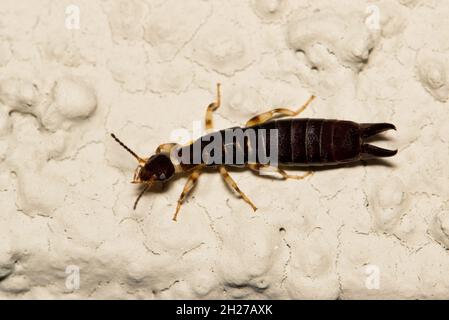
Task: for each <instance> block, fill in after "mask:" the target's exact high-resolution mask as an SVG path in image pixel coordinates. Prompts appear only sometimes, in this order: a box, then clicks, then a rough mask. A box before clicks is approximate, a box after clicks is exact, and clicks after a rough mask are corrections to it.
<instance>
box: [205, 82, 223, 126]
mask: <svg viewBox="0 0 449 320" xmlns="http://www.w3.org/2000/svg"><path fill="white" fill-rule="evenodd" d="M220 104H221V92H220V84H219V83H217V100H216V101H215V102H212V103H211V104H210V105H209V106H208V107H207V110H206V118H205V120H204V124H205V126H206V131H210V130H212V129H213V128H214V121H213V116H212V113H213V112H214V111H215V110H217V109H218V108H219V107H220Z"/></svg>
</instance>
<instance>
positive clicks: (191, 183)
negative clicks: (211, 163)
mask: <svg viewBox="0 0 449 320" xmlns="http://www.w3.org/2000/svg"><path fill="white" fill-rule="evenodd" d="M200 173H201V170H199V169H196V170H194V171H193V172H192V173H191V174H190V176H189V178H188V179H187V182H186V184H185V185H184V189H183V190H182V192H181V195H180V196H179V199H178V204H177V206H176V212H175V214H174V216H173V221H176V219H177V218H178V213H179V209H181V204H182V202H183V201H184V199H185V198H186V196H187V195H188V194H189V192H190V191H191V190H192V189H193V187H194V186H195V183H196V181H197V180H198V177H199V176H200Z"/></svg>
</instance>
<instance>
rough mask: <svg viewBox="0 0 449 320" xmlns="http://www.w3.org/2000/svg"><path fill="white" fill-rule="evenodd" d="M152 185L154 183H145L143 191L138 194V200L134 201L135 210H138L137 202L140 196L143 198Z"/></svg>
mask: <svg viewBox="0 0 449 320" xmlns="http://www.w3.org/2000/svg"><path fill="white" fill-rule="evenodd" d="M151 185H152V183H146V184H145V187H144V188H143V189H142V191H141V192H140V193H139V195H138V196H137V199H136V201H134V206H133V209H134V210H136V208H137V204H138V203H139V201H140V198H142V196H143V194H144V193H145V192H146V191H147V190H148V188H150V187H151Z"/></svg>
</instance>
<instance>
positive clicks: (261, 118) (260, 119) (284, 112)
mask: <svg viewBox="0 0 449 320" xmlns="http://www.w3.org/2000/svg"><path fill="white" fill-rule="evenodd" d="M313 99H315V96H310V98H309V100H307V101H306V103H305V104H304V105H303V106H302V107H301V108H299V109H298V110H296V111H293V110H290V109H286V108H276V109H273V110H270V111H267V112H264V113H261V114H259V115H257V116H254V117H252V118H251V119H249V120H248V121H247V122H246V124H245V126H246V127H251V126H254V125H256V124H262V123H264V122H266V121H268V120H270V119H272V118H274V117H276V116H278V115H281V116H283V117H288V116H290V117H294V116H296V115H298V114H300V113H301V112H303V111H304V110H305V109H306V108H307V106H308V105H309V104H310V103H311V102H312V100H313Z"/></svg>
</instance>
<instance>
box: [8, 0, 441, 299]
mask: <svg viewBox="0 0 449 320" xmlns="http://www.w3.org/2000/svg"><path fill="white" fill-rule="evenodd" d="M447 16H449V3H448V2H447V1H436V0H396V1H361V0H360V1H358V0H345V1H331V0H328V1H324V0H307V1H299V0H298V1H293V0H253V1H240V0H233V1H218V0H217V1H202V0H185V1H178V0H148V1H141V0H131V1H127V0H126V1H125V0H124V1H118V0H117V1H99V0H97V1H91V0H84V1H78V0H73V1H65V0H62V1H61V0H53V1H50V0H48V1H45V0H39V1H36V0H21V1H17V0H15V1H9V0H2V1H1V2H0V159H1V162H0V167H1V170H0V203H1V211H0V212H1V213H0V298H84V297H92V298H150V299H151V298H273V299H278V298H330V299H335V298H343V299H350V298H390V297H393V298H431V297H432V298H449V276H448V272H447V270H449V254H448V252H447V248H449V206H448V204H447V199H448V196H449V182H448V179H449V167H448V165H447V164H448V159H449V157H448V156H449V148H448V144H449V125H448V122H447V119H448V118H449V109H448V105H447V100H448V97H449V84H448V79H447V72H448V68H449V64H448V55H447V52H448V49H449V20H448V19H447ZM78 18H79V19H78ZM216 82H221V83H222V90H223V104H222V107H221V108H220V109H219V110H218V111H217V112H216V114H215V119H216V121H215V123H216V127H217V128H223V127H226V126H234V125H241V124H243V123H244V122H245V121H246V120H247V119H248V118H250V117H251V116H253V115H255V114H256V113H259V112H261V111H265V110H268V109H271V108H273V107H276V106H298V105H300V104H302V103H303V102H304V101H305V100H306V99H307V98H308V97H309V95H310V94H315V95H317V97H318V98H317V99H316V100H315V101H314V102H313V104H312V106H311V107H309V109H308V110H306V111H305V112H304V113H303V114H302V116H307V117H323V118H339V119H350V120H354V121H360V122H384V121H385V122H391V123H394V124H395V125H396V126H397V127H398V131H397V132H396V133H391V134H388V137H389V138H388V140H387V141H380V142H378V145H385V146H388V147H390V148H395V147H397V148H398V149H399V153H398V155H397V156H395V157H394V158H392V159H391V160H390V161H389V163H390V165H381V164H376V163H374V164H370V165H359V166H351V167H341V168H336V169H333V170H320V171H317V172H316V173H315V174H314V175H313V176H312V177H310V178H308V179H306V180H304V181H295V180H289V181H277V180H272V179H268V178H262V177H257V176H256V175H254V174H252V173H250V172H240V171H238V172H232V173H231V174H232V175H233V177H234V178H235V179H236V180H237V182H238V184H239V186H240V187H241V189H242V190H243V191H244V192H245V193H246V194H247V195H248V196H249V197H250V198H251V199H252V200H253V201H254V202H255V203H256V204H257V206H258V207H259V210H258V211H257V213H256V214H254V213H253V212H252V210H251V209H250V208H249V206H248V205H247V204H246V203H244V202H243V201H242V200H240V199H238V198H237V197H236V196H235V195H234V194H233V193H232V192H230V191H229V190H228V188H227V187H226V185H225V184H224V183H223V181H222V180H221V177H220V176H219V175H218V174H217V173H215V172H213V171H210V172H207V173H205V174H203V175H201V177H200V180H199V184H198V186H197V187H196V188H195V190H194V192H193V194H192V195H191V196H190V197H189V199H188V201H187V202H186V203H185V204H184V206H183V207H182V209H181V213H180V217H179V221H178V222H177V223H175V222H173V221H172V220H171V216H172V214H173V212H174V209H175V204H176V200H177V198H178V196H179V194H180V192H181V190H182V187H183V185H184V181H185V178H181V179H177V180H176V181H173V182H172V183H171V184H170V185H167V186H165V188H164V189H156V190H152V192H149V193H147V194H146V195H145V197H144V198H143V199H142V200H141V202H140V205H139V207H138V208H137V210H136V211H133V210H132V204H133V201H134V199H135V197H136V195H137V194H138V192H139V189H138V188H137V187H136V186H134V185H131V184H130V183H129V181H130V180H131V178H132V173H133V170H134V167H135V165H136V163H135V160H134V159H133V158H132V157H130V156H129V155H128V154H127V153H126V152H125V151H124V150H123V149H121V148H120V146H118V145H117V144H116V143H115V142H114V141H113V140H112V139H111V138H110V137H109V135H108V134H109V133H110V132H115V133H116V134H117V135H118V136H119V137H120V138H121V139H122V140H123V141H125V142H126V143H127V144H128V145H129V146H130V147H132V148H133V149H134V150H136V152H138V153H139V154H141V155H142V156H148V155H150V154H151V153H152V152H153V150H154V149H155V148H156V146H157V145H159V144H160V143H163V142H169V141H170V136H171V135H172V134H173V132H174V130H176V129H178V132H179V129H187V130H190V131H192V130H194V128H195V127H196V126H197V124H198V123H199V122H201V121H203V116H204V111H205V108H206V106H207V105H208V104H209V103H210V102H211V101H213V99H214V97H215V83H216ZM175 132H176V131H175ZM78 274H79V278H78V277H77V276H78ZM78 280H79V281H78Z"/></svg>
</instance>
